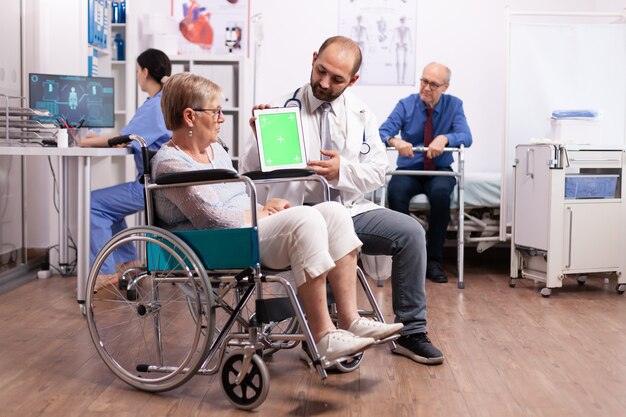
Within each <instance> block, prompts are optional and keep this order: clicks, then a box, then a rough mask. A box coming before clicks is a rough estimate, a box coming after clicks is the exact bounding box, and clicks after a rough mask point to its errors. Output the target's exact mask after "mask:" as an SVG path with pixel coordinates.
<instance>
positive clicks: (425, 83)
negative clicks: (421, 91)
mask: <svg viewBox="0 0 626 417" xmlns="http://www.w3.org/2000/svg"><path fill="white" fill-rule="evenodd" d="M420 83H422V86H424V87H426V86H429V87H430V89H431V90H436V89H438V88H439V87H443V86H444V85H446V84H445V83H444V84H437V83H435V82H432V81H428V80H426V79H424V78H420Z"/></svg>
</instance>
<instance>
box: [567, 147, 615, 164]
mask: <svg viewBox="0 0 626 417" xmlns="http://www.w3.org/2000/svg"><path fill="white" fill-rule="evenodd" d="M623 154H624V153H623V152H622V151H568V153H567V156H568V160H569V165H570V167H573V168H621V167H622V162H623Z"/></svg>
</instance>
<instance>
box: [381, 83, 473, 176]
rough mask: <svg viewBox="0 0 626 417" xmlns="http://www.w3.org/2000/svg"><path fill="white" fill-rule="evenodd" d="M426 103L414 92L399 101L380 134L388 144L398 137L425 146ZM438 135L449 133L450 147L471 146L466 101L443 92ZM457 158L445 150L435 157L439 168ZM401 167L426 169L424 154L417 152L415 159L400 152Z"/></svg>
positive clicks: (436, 124)
mask: <svg viewBox="0 0 626 417" xmlns="http://www.w3.org/2000/svg"><path fill="white" fill-rule="evenodd" d="M426 107H427V106H426V104H425V103H424V102H423V101H422V99H421V97H420V95H419V94H412V95H410V96H408V97H405V98H403V99H402V100H400V101H399V102H398V104H396V107H395V108H394V109H393V111H392V112H391V114H390V115H389V117H388V118H387V120H385V122H384V123H383V124H382V125H381V126H380V129H379V132H380V137H381V139H382V141H383V142H384V143H387V140H388V139H390V138H393V137H397V136H398V132H400V137H401V138H402V139H404V140H405V141H407V142H411V143H412V144H413V146H424V125H425V124H426V117H427V116H426ZM433 128H434V136H433V138H436V137H437V136H439V135H445V136H446V137H447V138H448V144H447V145H446V147H450V148H458V147H459V146H460V145H464V146H465V147H469V146H470V145H471V144H472V134H471V132H470V129H469V126H468V125H467V120H466V119H465V113H464V112H463V102H462V101H461V100H460V99H459V98H457V97H454V96H451V95H447V94H442V95H441V98H440V99H439V102H438V103H437V105H436V106H435V108H434V111H433ZM453 160H454V158H453V156H452V153H451V152H444V153H443V154H441V155H440V156H438V157H437V158H435V165H436V168H437V169H440V168H445V167H449V166H450V165H451V164H452V162H453ZM397 165H398V168H401V169H416V170H419V169H423V167H424V153H422V152H416V153H415V154H414V156H413V158H409V157H405V156H400V155H398V161H397Z"/></svg>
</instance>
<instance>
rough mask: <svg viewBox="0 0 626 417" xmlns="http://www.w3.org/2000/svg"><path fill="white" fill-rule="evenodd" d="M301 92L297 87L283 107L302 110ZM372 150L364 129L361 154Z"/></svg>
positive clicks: (362, 111)
mask: <svg viewBox="0 0 626 417" xmlns="http://www.w3.org/2000/svg"><path fill="white" fill-rule="evenodd" d="M299 92H300V88H297V89H296V91H294V92H293V96H291V98H288V99H287V101H285V104H283V107H298V108H299V109H300V110H302V101H300V99H299V98H298V97H297V96H298V93H299ZM361 113H364V110H361ZM371 150H372V147H371V146H370V144H369V143H367V142H366V141H365V131H363V142H362V143H361V150H360V151H359V153H360V154H361V155H367V154H368V153H370V151H371Z"/></svg>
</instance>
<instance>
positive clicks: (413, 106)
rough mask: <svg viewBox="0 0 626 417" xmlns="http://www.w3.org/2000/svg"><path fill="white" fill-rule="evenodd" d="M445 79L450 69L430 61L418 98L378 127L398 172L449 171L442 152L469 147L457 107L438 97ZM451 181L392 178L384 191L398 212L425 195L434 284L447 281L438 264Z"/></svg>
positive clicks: (428, 272)
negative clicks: (421, 148) (417, 149)
mask: <svg viewBox="0 0 626 417" xmlns="http://www.w3.org/2000/svg"><path fill="white" fill-rule="evenodd" d="M450 76H451V72H450V69H449V68H448V67H446V66H445V65H441V64H438V63H436V62H433V63H430V64H428V65H426V67H425V68H424V71H423V73H422V78H420V92H419V94H412V95H410V96H408V97H406V98H403V99H402V100H400V101H399V102H398V104H396V107H395V108H394V109H393V111H392V112H391V114H390V115H389V117H388V118H387V120H386V121H385V123H383V124H382V126H381V127H380V130H379V131H380V137H381V139H382V141H383V142H384V143H386V144H387V145H389V146H393V147H394V148H396V149H397V151H398V162H397V165H398V169H399V170H422V169H423V170H428V171H452V168H451V166H450V165H451V164H452V162H453V158H452V155H451V154H450V153H444V152H443V149H444V148H445V147H459V146H460V145H465V146H466V147H467V146H470V145H471V144H472V134H471V133H470V129H469V126H468V125H467V121H466V120H465V114H464V113H463V102H462V101H461V100H460V99H458V98H456V97H454V96H451V95H448V94H444V93H445V92H446V90H447V89H448V86H449V85H450ZM398 133H400V137H397V135H398ZM414 146H425V147H428V151H427V152H426V153H421V152H420V153H414V152H413V147H414ZM455 182H456V180H455V179H454V177H449V176H406V175H394V176H393V177H392V178H391V181H389V186H388V193H387V195H388V200H389V207H390V208H391V209H392V210H395V211H399V212H401V213H406V214H408V213H409V202H410V201H411V198H412V197H413V196H415V195H417V194H426V196H427V197H428V201H429V202H430V216H429V221H428V232H427V234H426V240H427V242H428V243H427V253H428V263H427V266H426V277H427V278H429V279H430V280H432V281H434V282H439V283H442V282H448V277H447V276H446V274H445V273H444V272H443V269H442V267H441V262H442V260H443V245H444V243H445V238H446V230H447V228H448V222H449V221H450V194H451V193H452V190H453V189H454V185H455Z"/></svg>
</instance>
